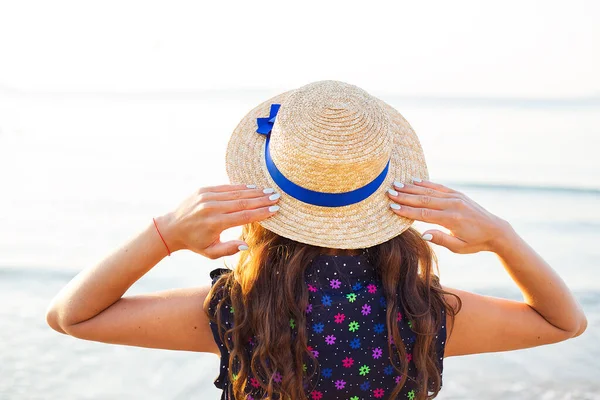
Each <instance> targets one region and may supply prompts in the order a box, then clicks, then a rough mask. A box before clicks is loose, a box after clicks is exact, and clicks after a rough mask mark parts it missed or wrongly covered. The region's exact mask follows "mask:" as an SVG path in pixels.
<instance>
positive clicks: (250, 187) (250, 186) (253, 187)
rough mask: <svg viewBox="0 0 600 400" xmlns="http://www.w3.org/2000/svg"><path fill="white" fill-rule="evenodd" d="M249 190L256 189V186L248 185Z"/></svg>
mask: <svg viewBox="0 0 600 400" xmlns="http://www.w3.org/2000/svg"><path fill="white" fill-rule="evenodd" d="M246 187H247V188H248V189H256V185H246Z"/></svg>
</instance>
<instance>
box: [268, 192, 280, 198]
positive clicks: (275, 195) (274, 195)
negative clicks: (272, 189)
mask: <svg viewBox="0 0 600 400" xmlns="http://www.w3.org/2000/svg"><path fill="white" fill-rule="evenodd" d="M280 197H281V195H280V194H279V193H275V194H272V195H270V196H269V200H277V199H278V198H280Z"/></svg>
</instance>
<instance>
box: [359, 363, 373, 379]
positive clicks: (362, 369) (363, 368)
mask: <svg viewBox="0 0 600 400" xmlns="http://www.w3.org/2000/svg"><path fill="white" fill-rule="evenodd" d="M359 371H360V372H359V374H360V375H362V376H365V375H367V374H368V373H369V372H370V371H371V368H369V366H368V365H363V366H361V367H360V369H359Z"/></svg>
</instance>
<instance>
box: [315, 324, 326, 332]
mask: <svg viewBox="0 0 600 400" xmlns="http://www.w3.org/2000/svg"><path fill="white" fill-rule="evenodd" d="M324 328H325V325H324V324H323V323H321V322H319V323H316V324H314V325H313V330H314V331H315V332H316V333H321V332H323V329H324Z"/></svg>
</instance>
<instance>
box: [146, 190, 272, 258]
mask: <svg viewBox="0 0 600 400" xmlns="http://www.w3.org/2000/svg"><path fill="white" fill-rule="evenodd" d="M250 186H251V187H248V186H247V185H220V186H210V187H203V188H200V189H199V190H198V191H196V193H194V194H193V195H191V196H190V197H188V198H187V199H186V200H185V201H184V202H183V203H181V205H179V207H177V209H176V210H175V211H173V212H171V213H168V214H166V215H164V216H162V217H159V218H157V220H156V221H157V224H158V227H159V229H160V232H161V233H162V235H163V237H164V239H165V241H166V242H167V245H168V247H169V249H170V250H171V251H177V250H181V249H187V250H191V251H193V252H195V253H198V254H201V255H203V256H205V257H208V258H210V259H217V258H220V257H223V256H227V255H232V254H235V253H237V252H238V251H239V250H244V249H247V247H242V248H239V246H241V245H242V246H246V243H244V242H243V241H241V240H232V241H228V242H221V240H220V236H221V232H223V231H224V230H226V229H228V228H231V227H234V226H239V225H244V224H248V223H250V222H255V221H260V220H263V219H266V218H268V217H270V216H271V215H273V214H274V213H276V212H277V210H278V209H279V206H275V204H276V203H277V202H278V201H279V200H278V199H279V194H276V193H274V190H273V189H264V190H263V189H259V188H254V185H250ZM272 206H274V207H273V208H271V207H272Z"/></svg>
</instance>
